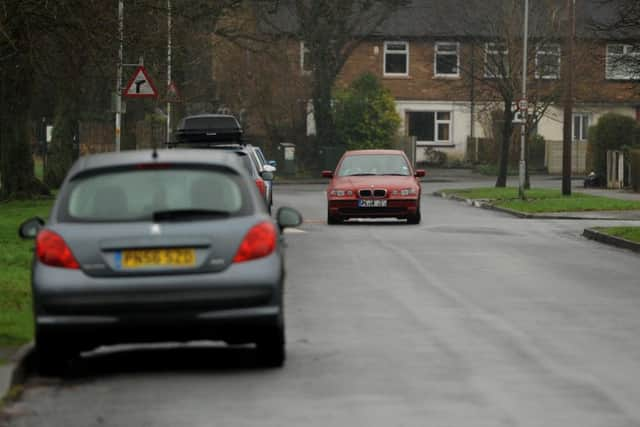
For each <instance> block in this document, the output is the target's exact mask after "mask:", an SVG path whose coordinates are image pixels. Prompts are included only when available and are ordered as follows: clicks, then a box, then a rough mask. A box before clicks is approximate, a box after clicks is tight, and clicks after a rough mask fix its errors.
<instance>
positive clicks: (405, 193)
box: [391, 188, 418, 197]
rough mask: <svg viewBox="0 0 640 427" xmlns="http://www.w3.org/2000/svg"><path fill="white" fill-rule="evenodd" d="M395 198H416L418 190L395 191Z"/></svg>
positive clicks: (393, 192) (404, 189)
mask: <svg viewBox="0 0 640 427" xmlns="http://www.w3.org/2000/svg"><path fill="white" fill-rule="evenodd" d="M391 194H392V195H394V196H405V197H406V196H414V195H416V194H418V190H417V189H415V188H403V189H401V190H393V191H392V192H391Z"/></svg>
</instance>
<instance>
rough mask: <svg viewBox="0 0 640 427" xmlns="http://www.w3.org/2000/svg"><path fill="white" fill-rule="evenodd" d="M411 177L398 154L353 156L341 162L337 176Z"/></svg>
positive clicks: (407, 167)
mask: <svg viewBox="0 0 640 427" xmlns="http://www.w3.org/2000/svg"><path fill="white" fill-rule="evenodd" d="M354 175H402V176H409V175H411V170H410V169H409V165H408V164H407V161H406V160H405V158H404V157H403V156H401V155H398V154H354V155H351V156H347V157H345V158H344V159H343V160H342V163H341V164H340V169H339V170H338V176H354Z"/></svg>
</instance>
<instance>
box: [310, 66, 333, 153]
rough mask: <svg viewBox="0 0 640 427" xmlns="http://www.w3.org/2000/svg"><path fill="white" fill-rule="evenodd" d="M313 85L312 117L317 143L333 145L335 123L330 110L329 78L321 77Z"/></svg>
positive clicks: (330, 85) (330, 86) (330, 87)
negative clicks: (314, 123)
mask: <svg viewBox="0 0 640 427" xmlns="http://www.w3.org/2000/svg"><path fill="white" fill-rule="evenodd" d="M320 80H321V81H316V82H315V83H314V85H313V91H312V96H313V117H314V118H315V122H316V135H317V137H318V143H319V145H335V143H336V141H335V125H334V122H333V114H332V111H331V89H332V84H331V80H329V79H326V78H324V77H323V78H321V79H320Z"/></svg>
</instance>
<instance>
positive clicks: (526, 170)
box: [524, 127, 531, 190]
mask: <svg viewBox="0 0 640 427" xmlns="http://www.w3.org/2000/svg"><path fill="white" fill-rule="evenodd" d="M528 129H529V127H527V134H526V135H525V138H524V189H525V190H529V189H531V179H530V177H529V157H530V156H529V145H530V144H529V137H530V136H531V134H530V133H529V131H528Z"/></svg>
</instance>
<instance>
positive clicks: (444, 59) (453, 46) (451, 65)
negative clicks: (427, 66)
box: [433, 42, 460, 77]
mask: <svg viewBox="0 0 640 427" xmlns="http://www.w3.org/2000/svg"><path fill="white" fill-rule="evenodd" d="M433 67H434V75H435V76H436V77H460V44H459V43H450V42H437V43H436V45H435V49H434V58H433Z"/></svg>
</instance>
